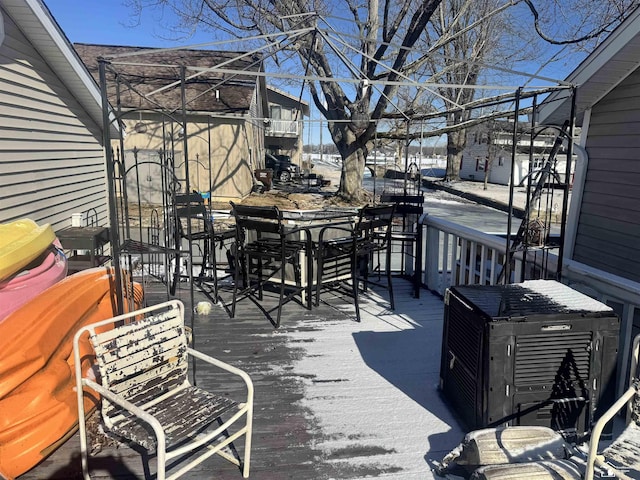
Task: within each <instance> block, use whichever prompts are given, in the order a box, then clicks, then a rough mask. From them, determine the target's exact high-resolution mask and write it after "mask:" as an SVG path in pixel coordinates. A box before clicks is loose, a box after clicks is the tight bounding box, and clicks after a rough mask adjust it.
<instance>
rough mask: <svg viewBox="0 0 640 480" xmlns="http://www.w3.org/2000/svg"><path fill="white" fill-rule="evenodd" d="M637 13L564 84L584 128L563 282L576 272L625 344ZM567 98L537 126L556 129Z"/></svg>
mask: <svg viewBox="0 0 640 480" xmlns="http://www.w3.org/2000/svg"><path fill="white" fill-rule="evenodd" d="M639 59H640V9H636V10H635V11H634V12H633V13H632V14H631V15H629V17H627V19H626V20H625V21H624V22H623V23H622V24H621V25H619V26H618V27H617V28H616V29H615V30H614V31H613V32H612V33H611V34H610V36H609V37H608V38H607V39H606V40H605V41H604V42H602V43H601V44H600V45H599V46H598V48H596V49H595V50H594V51H593V53H592V54H591V55H589V56H588V57H587V58H586V59H585V60H584V61H583V62H582V63H581V64H580V65H579V66H578V67H577V68H576V69H575V70H574V71H573V72H572V73H571V74H570V75H569V76H568V77H567V79H566V80H567V82H570V83H571V84H573V85H575V86H576V88H577V95H576V124H577V125H579V126H581V135H580V140H579V145H578V146H577V148H576V153H577V166H576V174H575V179H574V184H573V193H572V199H571V206H570V211H569V220H568V223H567V235H566V239H565V249H564V253H565V255H564V259H563V264H564V265H565V267H564V272H565V273H563V278H568V279H570V280H571V278H573V277H574V276H575V277H576V278H578V276H577V275H576V273H580V274H581V275H582V277H583V278H584V277H585V276H586V277H588V278H589V279H590V282H589V283H590V284H591V287H592V288H594V289H595V290H596V291H597V292H598V293H599V294H600V295H601V296H602V297H603V298H607V303H609V304H610V305H611V306H613V307H614V308H615V309H616V311H617V313H618V314H619V315H620V316H621V318H622V321H623V323H622V330H621V332H622V335H623V338H624V339H625V342H626V343H627V345H628V344H629V342H630V341H631V338H632V336H633V335H635V334H636V333H638V331H640V255H638V246H639V245H640V135H639V132H640V62H639ZM571 104H572V100H571V96H570V92H569V91H566V90H565V91H562V92H556V93H554V94H552V95H550V96H549V98H548V99H546V100H545V101H544V102H543V103H542V104H541V107H540V116H539V117H540V121H541V122H544V123H546V124H556V125H560V124H562V122H564V121H565V120H566V119H568V118H569V115H570V112H571Z"/></svg>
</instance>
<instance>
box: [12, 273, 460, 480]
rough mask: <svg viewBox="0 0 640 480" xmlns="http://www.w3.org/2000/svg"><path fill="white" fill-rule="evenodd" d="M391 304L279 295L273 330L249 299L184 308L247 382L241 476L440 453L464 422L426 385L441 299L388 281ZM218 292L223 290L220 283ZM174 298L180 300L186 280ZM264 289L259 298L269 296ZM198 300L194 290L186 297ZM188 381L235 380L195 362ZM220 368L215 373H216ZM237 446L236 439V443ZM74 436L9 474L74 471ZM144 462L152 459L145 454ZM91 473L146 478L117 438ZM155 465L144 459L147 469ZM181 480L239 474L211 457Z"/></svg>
mask: <svg viewBox="0 0 640 480" xmlns="http://www.w3.org/2000/svg"><path fill="white" fill-rule="evenodd" d="M394 287H395V293H396V310H395V311H390V310H389V308H388V303H387V301H386V298H387V297H386V293H387V292H386V291H384V290H381V291H380V293H379V294H378V293H377V292H375V291H372V292H369V293H368V294H366V295H364V296H363V297H362V298H361V309H362V311H361V314H362V322H361V323H357V322H356V321H355V317H354V312H353V305H352V304H351V303H350V299H348V298H337V297H330V298H329V297H324V298H325V299H326V302H322V303H321V305H320V306H319V307H316V308H314V309H313V310H311V311H309V310H306V309H305V308H303V307H301V306H299V305H297V304H295V303H289V304H287V305H286V306H285V308H284V309H283V314H282V326H281V327H280V329H278V330H274V328H273V326H272V325H271V323H270V322H269V321H268V320H267V319H266V318H265V316H264V314H263V313H262V312H261V311H260V310H259V309H258V308H257V307H256V306H255V305H254V304H253V303H252V302H250V301H244V302H242V303H240V304H239V305H238V311H237V314H236V318H234V319H231V318H229V317H228V315H227V314H226V312H225V311H224V309H223V308H222V307H221V306H219V305H214V307H213V309H212V311H211V313H210V314H209V315H207V316H197V315H194V316H193V318H191V316H189V317H188V318H187V324H190V323H191V321H193V327H194V338H195V348H196V349H198V350H201V351H203V352H205V353H208V354H210V355H212V356H214V357H217V358H220V359H222V360H224V361H226V362H228V363H230V364H232V365H235V366H237V367H239V368H243V369H245V370H246V371H247V372H248V373H249V374H250V376H251V378H252V379H253V382H254V386H255V406H254V434H253V447H252V461H251V475H250V478H252V479H256V480H271V479H273V480H276V479H278V480H280V479H289V478H290V479H296V480H306V479H308V480H317V479H330V478H335V479H359V478H365V477H367V478H371V477H374V478H386V479H408V480H411V479H418V478H419V479H421V480H424V479H429V478H432V474H431V472H430V469H429V464H428V460H429V459H431V458H433V459H441V458H442V456H443V455H444V454H445V453H446V452H448V451H449V450H450V448H452V447H453V446H455V445H456V444H457V443H458V442H459V441H460V439H461V437H462V435H463V431H462V429H461V427H460V425H459V424H458V422H457V421H456V419H455V416H454V414H453V412H452V411H451V410H450V409H449V408H448V407H447V405H446V404H445V402H444V400H443V398H442V397H441V396H440V394H439V392H438V389H437V383H438V372H439V368H440V366H439V362H440V345H441V336H442V317H443V304H442V300H441V299H440V298H439V297H436V296H434V295H432V294H430V293H429V292H426V291H423V294H422V296H421V298H420V299H414V298H412V297H411V285H410V284H409V282H406V281H405V280H402V279H399V278H397V279H394ZM164 292H165V289H164V286H162V285H161V284H154V283H152V284H149V285H147V286H146V288H145V293H146V298H147V301H148V302H149V303H151V304H152V303H157V302H160V301H163V300H164V299H165V297H164V295H165V294H164ZM223 296H224V297H225V298H226V299H227V300H229V299H230V295H229V292H223ZM177 297H179V298H181V299H182V300H184V301H185V303H186V304H188V305H189V306H188V311H187V313H189V311H190V309H191V307H190V295H189V291H188V289H187V286H186V284H182V285H181V289H180V290H179V291H178V292H177ZM275 298H276V297H275V295H271V294H267V296H266V297H265V300H264V302H263V305H265V306H267V307H269V306H272V305H275V303H274V302H275ZM203 299H206V297H204V296H203V295H202V294H201V293H197V294H196V298H195V301H196V302H197V301H200V300H203ZM196 375H197V384H198V385H199V386H202V387H204V388H209V387H213V388H215V387H216V386H217V385H221V384H223V385H225V388H228V389H230V390H234V389H236V390H237V389H240V388H241V385H240V383H239V382H236V381H235V380H234V381H232V382H229V381H228V377H224V376H223V375H221V374H219V373H218V372H216V371H213V370H211V369H210V368H209V367H204V366H203V365H201V364H198V366H197V369H196ZM223 377H224V378H223ZM238 449H239V451H240V453H242V451H243V450H242V449H243V443H242V441H241V442H239V444H238ZM78 451H79V439H78V436H77V434H76V435H74V436H73V437H72V438H70V439H69V440H68V441H67V442H66V443H65V444H64V445H62V446H61V447H60V448H59V449H58V450H57V451H56V452H54V453H53V454H52V455H51V456H50V457H49V458H47V459H46V460H45V461H44V462H42V463H41V464H40V465H38V466H37V467H35V468H34V469H32V470H31V471H30V472H27V473H26V474H24V475H22V476H21V477H20V480H27V479H28V480H32V479H43V478H49V479H73V478H80V459H79V455H78ZM152 465H154V464H153V462H152ZM90 466H91V468H92V478H94V479H105V478H141V479H142V478H153V477H148V476H147V477H145V473H144V469H143V462H142V460H141V456H140V454H139V453H138V452H136V451H135V450H132V449H131V448H128V447H119V448H113V447H104V448H103V449H102V451H100V452H99V453H98V454H97V455H95V456H93V457H91V458H90ZM153 469H155V467H153ZM183 478H185V479H202V478H216V479H222V480H226V479H240V478H242V476H241V474H240V471H239V469H238V468H237V467H235V466H233V465H231V464H229V463H228V462H226V461H225V460H223V459H221V458H220V457H217V456H214V457H213V458H211V459H209V460H207V461H206V462H205V463H204V464H203V465H201V466H200V467H198V468H196V469H194V470H193V471H191V472H189V473H187V474H186V475H185V476H184V477H183Z"/></svg>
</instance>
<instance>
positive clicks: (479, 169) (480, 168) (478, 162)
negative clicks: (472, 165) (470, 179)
mask: <svg viewBox="0 0 640 480" xmlns="http://www.w3.org/2000/svg"><path fill="white" fill-rule="evenodd" d="M484 163H485V161H484V160H483V159H481V158H480V157H476V172H484Z"/></svg>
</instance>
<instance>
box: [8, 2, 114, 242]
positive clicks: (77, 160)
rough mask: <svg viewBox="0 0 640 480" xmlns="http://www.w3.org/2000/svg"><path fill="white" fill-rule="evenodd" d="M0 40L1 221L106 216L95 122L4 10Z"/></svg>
mask: <svg viewBox="0 0 640 480" xmlns="http://www.w3.org/2000/svg"><path fill="white" fill-rule="evenodd" d="M2 14H3V16H4V20H5V22H4V27H5V35H6V36H5V40H4V42H3V43H2V45H1V46H0V222H2V223H4V222H9V221H12V220H16V219H19V218H25V217H27V218H31V219H33V220H34V221H36V222H38V223H50V224H51V225H52V227H53V229H54V230H56V231H57V230H60V229H62V228H64V227H67V226H69V225H70V222H71V220H70V219H71V214H72V213H75V212H89V211H90V212H91V214H92V215H94V214H95V215H96V216H97V219H98V224H99V225H106V224H107V219H108V209H107V191H106V190H107V189H106V177H105V167H104V154H103V149H102V146H101V138H100V129H99V128H98V126H97V125H96V124H95V123H94V122H93V121H92V120H91V119H90V118H89V117H88V115H87V113H86V112H85V111H84V110H83V109H82V107H81V106H80V105H79V103H78V102H77V101H76V100H75V99H74V97H73V94H72V93H71V92H70V91H69V90H68V89H67V88H65V86H64V85H63V83H62V82H61V81H60V79H59V78H58V77H57V76H56V75H55V74H54V73H53V71H52V70H51V68H50V67H49V66H48V65H47V63H46V61H45V60H44V59H43V58H42V57H41V56H40V55H39V54H38V52H37V51H36V50H35V49H34V48H33V46H32V45H31V44H30V42H29V41H28V40H27V39H26V38H25V36H24V35H23V34H22V32H21V31H20V30H19V29H18V27H17V26H16V24H15V23H14V22H13V21H12V20H11V18H10V17H9V15H8V14H7V13H6V12H4V11H3V12H2Z"/></svg>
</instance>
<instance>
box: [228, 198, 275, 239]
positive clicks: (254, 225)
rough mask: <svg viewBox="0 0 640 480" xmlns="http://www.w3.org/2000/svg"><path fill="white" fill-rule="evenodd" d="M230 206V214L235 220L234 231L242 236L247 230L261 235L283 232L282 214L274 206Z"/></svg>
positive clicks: (233, 204)
mask: <svg viewBox="0 0 640 480" xmlns="http://www.w3.org/2000/svg"><path fill="white" fill-rule="evenodd" d="M229 203H230V204H231V213H232V215H233V216H234V217H235V220H236V231H237V232H238V234H239V235H240V236H243V235H244V234H245V233H244V232H246V231H248V230H251V231H255V232H257V234H258V235H260V234H261V233H276V234H278V235H281V234H282V233H283V232H284V224H283V221H282V212H281V211H280V209H279V208H278V207H276V206H273V207H258V206H248V205H236V204H235V203H233V202H229Z"/></svg>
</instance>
